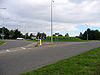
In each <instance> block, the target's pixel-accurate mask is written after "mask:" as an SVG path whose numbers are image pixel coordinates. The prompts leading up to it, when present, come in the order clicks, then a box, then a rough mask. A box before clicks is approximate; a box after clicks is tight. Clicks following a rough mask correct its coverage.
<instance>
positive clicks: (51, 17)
mask: <svg viewBox="0 0 100 75" xmlns="http://www.w3.org/2000/svg"><path fill="white" fill-rule="evenodd" d="M53 2H54V1H53V0H51V42H53V29H52V27H53V23H52V3H53Z"/></svg>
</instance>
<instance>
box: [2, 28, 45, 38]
mask: <svg viewBox="0 0 100 75" xmlns="http://www.w3.org/2000/svg"><path fill="white" fill-rule="evenodd" d="M3 36H4V39H17V38H18V37H19V38H25V39H31V38H32V37H36V38H37V39H38V38H39V39H40V38H41V39H44V38H46V34H45V33H44V32H43V33H40V32H38V33H37V35H33V34H32V33H31V34H30V35H29V34H28V33H26V34H25V35H23V34H22V33H21V31H19V30H18V29H15V30H9V29H7V28H5V27H2V28H0V39H2V37H3Z"/></svg>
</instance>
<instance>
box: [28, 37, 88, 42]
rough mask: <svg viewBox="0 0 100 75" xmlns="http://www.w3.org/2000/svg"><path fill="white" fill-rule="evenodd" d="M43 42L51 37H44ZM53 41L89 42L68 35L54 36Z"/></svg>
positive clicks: (48, 40)
mask: <svg viewBox="0 0 100 75" xmlns="http://www.w3.org/2000/svg"><path fill="white" fill-rule="evenodd" d="M28 41H38V40H30V39H28ZM42 41H43V42H50V41H51V37H49V36H48V37H46V39H42ZM53 41H54V42H88V41H87V40H82V39H80V38H76V37H66V36H53Z"/></svg>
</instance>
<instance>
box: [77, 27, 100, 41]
mask: <svg viewBox="0 0 100 75" xmlns="http://www.w3.org/2000/svg"><path fill="white" fill-rule="evenodd" d="M87 34H88V39H89V40H100V31H99V30H91V29H89V28H88V29H87V30H86V31H85V32H84V33H83V34H82V33H81V32H80V35H79V36H78V37H79V38H80V39H83V40H86V39H87Z"/></svg>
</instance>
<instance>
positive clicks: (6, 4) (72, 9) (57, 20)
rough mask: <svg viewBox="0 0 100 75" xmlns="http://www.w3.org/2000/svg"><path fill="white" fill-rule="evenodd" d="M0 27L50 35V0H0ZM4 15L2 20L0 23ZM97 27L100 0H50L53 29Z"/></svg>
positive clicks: (77, 30) (74, 31)
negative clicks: (52, 0) (52, 1)
mask: <svg viewBox="0 0 100 75" xmlns="http://www.w3.org/2000/svg"><path fill="white" fill-rule="evenodd" d="M0 8H7V9H5V10H4V9H0V27H4V26H5V27H7V28H8V29H19V30H20V31H21V32H22V33H26V32H28V33H33V34H36V33H37V32H45V33H46V34H47V35H50V24H51V21H50V19H51V18H50V16H51V15H50V11H51V10H50V8H51V0H0ZM3 17H4V24H3ZM87 28H90V29H94V30H96V29H98V30H100V0H54V3H53V33H60V34H63V35H65V34H66V33H69V35H70V36H78V35H79V33H80V32H82V33H83V32H84V31H85V30H86V29H87Z"/></svg>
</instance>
